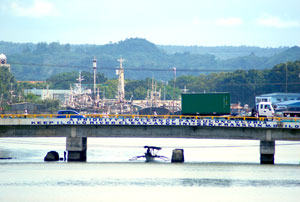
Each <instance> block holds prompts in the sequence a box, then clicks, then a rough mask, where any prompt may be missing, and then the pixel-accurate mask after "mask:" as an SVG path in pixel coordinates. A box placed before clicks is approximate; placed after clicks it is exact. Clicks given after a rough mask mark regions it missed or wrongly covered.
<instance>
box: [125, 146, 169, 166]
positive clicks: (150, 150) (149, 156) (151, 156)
mask: <svg viewBox="0 0 300 202" xmlns="http://www.w3.org/2000/svg"><path fill="white" fill-rule="evenodd" d="M144 148H145V149H147V151H146V152H145V155H142V156H136V157H133V158H131V159H130V160H131V161H133V160H137V159H138V158H145V159H146V162H153V161H155V159H156V158H159V159H162V160H164V161H168V160H170V159H169V158H168V157H165V156H160V155H157V152H158V151H159V150H161V147H155V146H144Z"/></svg>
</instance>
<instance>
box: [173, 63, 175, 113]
mask: <svg viewBox="0 0 300 202" xmlns="http://www.w3.org/2000/svg"><path fill="white" fill-rule="evenodd" d="M173 72H174V85H173V115H174V112H175V87H176V67H173Z"/></svg>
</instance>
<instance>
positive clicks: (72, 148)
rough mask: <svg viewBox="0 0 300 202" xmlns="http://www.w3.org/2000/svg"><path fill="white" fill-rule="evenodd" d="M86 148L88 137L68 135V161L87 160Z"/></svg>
mask: <svg viewBox="0 0 300 202" xmlns="http://www.w3.org/2000/svg"><path fill="white" fill-rule="evenodd" d="M86 150H87V138H86V137H67V151H68V157H67V160H68V161H86Z"/></svg>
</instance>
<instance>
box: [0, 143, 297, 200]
mask: <svg viewBox="0 0 300 202" xmlns="http://www.w3.org/2000/svg"><path fill="white" fill-rule="evenodd" d="M291 143H292V144H295V143H296V145H287V144H291ZM278 144H280V145H281V146H279V145H278ZM144 145H155V146H162V147H163V150H161V151H160V152H159V154H161V155H165V156H168V157H171V152H172V149H174V148H184V149H185V159H186V162H185V163H184V164H171V163H170V162H163V161H159V162H155V163H144V162H143V161H142V160H140V161H135V162H130V161H129V159H130V158H131V157H133V156H136V155H141V154H143V152H144V149H143V148H142V147H143V146H144ZM258 145H259V142H258V141H233V140H231V141H224V140H191V139H181V140H178V139H125V138H124V139H110V138H105V139H100V138H99V139H96V138H95V139H93V138H89V139H88V154H87V157H88V161H87V162H86V163H67V162H47V163H45V162H43V157H44V156H45V154H46V153H47V152H48V151H50V150H56V151H58V152H59V153H60V155H63V151H64V150H65V139H64V138H36V139H34V138H21V139H17V138H14V139H13V138H5V139H0V156H1V157H13V158H14V159H11V160H0V179H1V180H0V201H1V202H2V201H4V202H5V201H8V202H14V201H23V202H27V201H30V202H31V201H39V202H40V201H58V202H60V201H61V202H67V201H70V202H71V201H72V202H74V201H81V202H82V201H152V202H153V201H233V202H235V201H236V202H237V201H256V202H259V201H262V202H266V201H297V202H298V201H300V165H299V161H300V145H299V142H277V147H276V156H275V163H276V165H260V164H259V146H258ZM179 146H180V147H179Z"/></svg>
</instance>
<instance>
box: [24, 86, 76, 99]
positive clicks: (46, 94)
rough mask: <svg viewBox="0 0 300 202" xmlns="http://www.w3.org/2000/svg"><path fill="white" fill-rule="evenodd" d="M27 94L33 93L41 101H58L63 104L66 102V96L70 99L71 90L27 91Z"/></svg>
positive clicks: (34, 89)
mask: <svg viewBox="0 0 300 202" xmlns="http://www.w3.org/2000/svg"><path fill="white" fill-rule="evenodd" d="M24 93H25V94H28V93H32V94H34V95H36V96H39V97H40V98H41V100H45V99H56V100H60V101H62V102H64V101H65V99H66V96H67V97H69V95H70V90H53V89H36V88H33V89H26V90H25V91H24Z"/></svg>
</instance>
